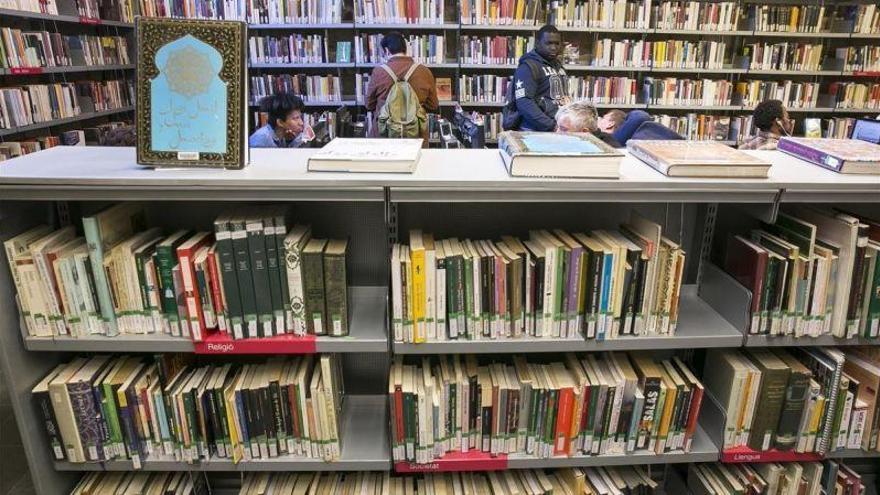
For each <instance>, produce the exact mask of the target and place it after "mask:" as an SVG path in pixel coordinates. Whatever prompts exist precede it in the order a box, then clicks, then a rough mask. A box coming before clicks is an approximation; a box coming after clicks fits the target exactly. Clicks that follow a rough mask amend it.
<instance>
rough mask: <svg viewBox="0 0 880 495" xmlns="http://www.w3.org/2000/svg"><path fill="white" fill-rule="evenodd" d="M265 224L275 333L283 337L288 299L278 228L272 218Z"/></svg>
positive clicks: (267, 263) (266, 220) (285, 329)
mask: <svg viewBox="0 0 880 495" xmlns="http://www.w3.org/2000/svg"><path fill="white" fill-rule="evenodd" d="M270 222H271V224H270ZM263 223H264V226H263V234H264V236H265V241H266V267H267V269H268V274H269V294H270V295H271V296H272V312H273V316H274V317H275V333H276V334H278V335H281V334H283V333H286V331H287V324H286V323H285V310H284V306H285V305H284V301H285V300H286V299H285V298H284V295H283V294H282V290H281V266H282V265H281V262H282V260H281V259H280V258H279V256H278V244H279V243H278V240H277V236H278V227H276V226H275V225H274V220H273V219H271V218H267V219H264V220H263Z"/></svg>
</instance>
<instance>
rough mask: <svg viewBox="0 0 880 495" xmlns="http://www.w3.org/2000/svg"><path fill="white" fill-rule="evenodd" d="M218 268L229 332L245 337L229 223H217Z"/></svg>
mask: <svg viewBox="0 0 880 495" xmlns="http://www.w3.org/2000/svg"><path fill="white" fill-rule="evenodd" d="M214 236H215V238H216V240H217V249H216V251H217V265H218V266H217V268H218V269H219V272H220V279H221V280H222V281H223V295H224V301H225V303H226V308H225V309H226V319H227V325H228V328H229V332H230V333H231V334H232V338H234V339H242V338H244V327H243V322H244V314H243V312H242V306H241V297H240V292H239V289H238V274H237V272H238V270H237V269H236V264H235V253H234V246H233V241H232V232H231V231H230V230H229V225H228V224H225V223H223V224H219V223H218V224H216V229H215V234H214Z"/></svg>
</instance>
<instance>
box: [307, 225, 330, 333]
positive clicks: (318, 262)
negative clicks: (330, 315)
mask: <svg viewBox="0 0 880 495" xmlns="http://www.w3.org/2000/svg"><path fill="white" fill-rule="evenodd" d="M326 246H327V240H326V239H312V240H310V241H309V242H308V244H306V246H305V248H304V249H303V252H302V267H303V294H304V296H305V320H306V330H307V331H308V333H309V335H326V334H327V318H326V307H325V300H324V261H323V258H324V248H325V247H326Z"/></svg>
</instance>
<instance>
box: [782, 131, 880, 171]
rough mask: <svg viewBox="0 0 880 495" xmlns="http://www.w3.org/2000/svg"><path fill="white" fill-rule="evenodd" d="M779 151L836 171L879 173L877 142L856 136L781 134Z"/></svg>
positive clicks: (879, 149) (878, 147) (879, 148)
mask: <svg viewBox="0 0 880 495" xmlns="http://www.w3.org/2000/svg"><path fill="white" fill-rule="evenodd" d="M778 148H779V151H784V152H786V153H788V154H789V155H793V156H796V157H798V158H800V159H802V160H806V161H808V162H810V163H814V164H816V165H819V166H821V167H824V168H827V169H829V170H834V171H835V172H840V173H860V174H878V173H880V145H877V144H873V143H869V142H867V141H861V140H858V139H831V138H801V137H783V138H781V139H780V140H779V146H778Z"/></svg>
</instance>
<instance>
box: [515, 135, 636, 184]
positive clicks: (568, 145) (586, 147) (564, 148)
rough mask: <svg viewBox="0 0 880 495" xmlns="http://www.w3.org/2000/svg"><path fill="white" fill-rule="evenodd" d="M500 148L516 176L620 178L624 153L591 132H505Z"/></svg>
mask: <svg viewBox="0 0 880 495" xmlns="http://www.w3.org/2000/svg"><path fill="white" fill-rule="evenodd" d="M498 150H499V152H500V154H501V159H502V161H503V162H504V166H505V168H507V172H508V173H509V174H510V175H511V176H513V177H593V178H607V179H616V178H617V177H618V176H619V175H620V162H621V160H623V156H624V155H623V153H621V152H620V151H618V150H616V149H614V148H613V147H611V146H609V145H607V144H605V143H604V142H602V140H601V139H599V138H597V137H596V136H594V135H592V134H590V133H554V132H518V131H505V132H502V133H501V134H499V135H498ZM548 157H549V158H553V159H552V160H547V158H548Z"/></svg>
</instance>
